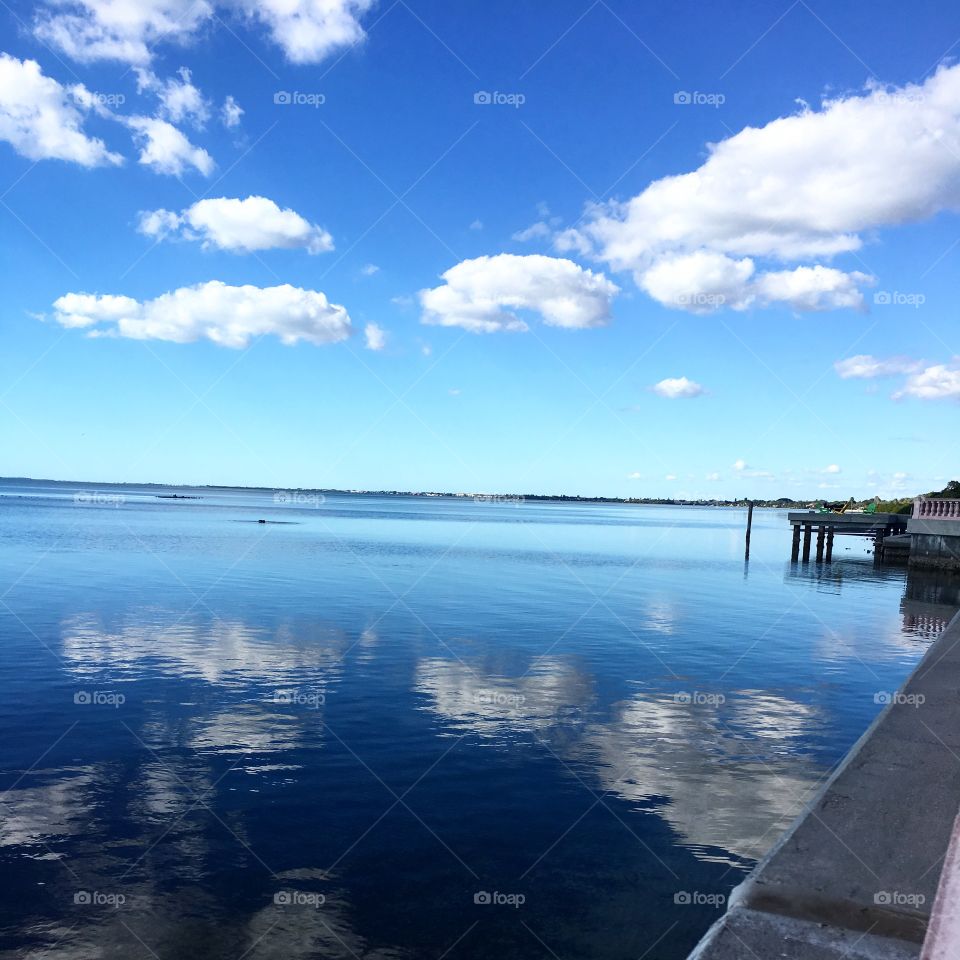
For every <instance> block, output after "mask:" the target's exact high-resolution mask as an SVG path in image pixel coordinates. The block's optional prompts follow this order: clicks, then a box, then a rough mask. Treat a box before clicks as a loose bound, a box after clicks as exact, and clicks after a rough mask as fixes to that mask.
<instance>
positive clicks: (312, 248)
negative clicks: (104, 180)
mask: <svg viewBox="0 0 960 960" xmlns="http://www.w3.org/2000/svg"><path fill="white" fill-rule="evenodd" d="M137 229H138V230H139V231H140V232H141V233H143V234H145V235H146V236H148V237H154V238H155V239H157V240H163V239H165V238H166V237H169V236H178V237H180V238H183V239H186V240H200V241H201V242H202V243H203V245H204V247H207V248H216V249H219V250H230V251H232V252H234V253H249V252H251V251H253V250H270V249H274V248H286V249H291V248H295V247H303V248H305V249H306V250H307V251H308V252H309V253H324V252H326V251H328V250H332V249H333V237H331V236H330V234H329V233H328V232H327V231H326V230H324V229H323V228H322V227H320V226H318V225H317V224H315V223H310V222H308V221H307V220H305V219H304V218H303V217H301V216H300V214H299V213H296V212H295V211H293V210H290V209H281V208H280V207H279V206H277V204H275V203H274V202H273V201H272V200H268V199H267V198H266V197H247V198H246V199H244V200H240V199H238V198H234V197H216V198H212V197H211V198H208V199H206V200H198V201H197V202H196V203H195V204H193V205H192V206H190V207H187V208H186V209H185V210H183V211H181V212H180V213H179V214H177V213H174V212H173V211H170V210H150V211H144V212H141V214H140V222H139V225H138V228H137Z"/></svg>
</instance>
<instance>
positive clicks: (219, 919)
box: [0, 482, 948, 960]
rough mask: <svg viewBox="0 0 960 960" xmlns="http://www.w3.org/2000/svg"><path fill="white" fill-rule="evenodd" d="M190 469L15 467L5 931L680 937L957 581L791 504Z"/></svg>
mask: <svg viewBox="0 0 960 960" xmlns="http://www.w3.org/2000/svg"><path fill="white" fill-rule="evenodd" d="M163 492H164V491H163V490H161V489H158V488H143V489H140V490H133V489H131V488H116V489H111V488H107V487H96V488H94V487H90V486H77V485H69V484H64V485H59V484H42V483H25V482H19V483H16V482H3V483H0V518H2V521H3V522H2V524H0V625H2V631H3V633H2V639H3V642H2V646H0V723H2V727H0V730H2V737H0V790H2V791H3V792H2V793H0V872H2V876H3V879H4V882H3V891H4V895H3V897H2V901H0V950H2V951H4V955H8V956H11V957H12V956H24V955H27V954H29V955H31V956H38V957H43V956H56V957H65V958H73V957H76V958H81V957H82V958H87V957H105V958H113V957H117V958H140V957H142V958H151V957H159V958H163V960H166V958H193V957H196V958H213V960H218V958H235V960H240V958H249V960H261V958H268V957H269V958H272V957H277V958H280V957H283V958H288V960H289V958H294V960H295V958H301V957H303V958H305V957H331V958H362V960H367V958H370V960H372V958H420V957H433V958H441V957H449V958H451V960H457V958H497V960H509V958H538V957H544V958H550V957H555V958H563V960H568V958H581V957H582V958H593V960H620V958H624V960H626V958H633V960H636V958H637V957H640V956H644V957H646V958H649V960H677V958H682V957H685V956H686V954H687V952H688V951H689V950H690V949H691V947H692V946H693V945H694V944H695V943H696V941H697V939H698V938H699V937H700V936H701V935H702V933H703V932H704V931H705V930H706V928H707V926H709V924H710V923H711V922H712V921H713V920H714V919H716V917H717V915H718V909H719V908H720V906H719V905H720V904H722V899H723V898H724V897H725V896H726V895H727V894H728V893H729V891H730V890H731V888H732V887H733V886H734V885H736V884H737V883H738V882H739V881H740V880H742V879H743V877H744V875H745V874H746V872H747V871H748V870H749V869H750V867H751V865H752V863H753V862H754V861H755V859H756V858H757V857H759V856H761V855H762V854H763V852H764V851H765V850H766V849H767V848H768V847H769V846H770V844H771V843H772V842H773V841H774V840H775V839H776V838H777V836H778V834H779V833H780V831H782V830H783V829H784V827H785V826H786V825H787V824H788V823H789V822H790V820H791V819H792V818H793V817H794V816H795V815H796V814H797V813H798V812H799V810H800V809H801V807H802V806H803V804H804V802H805V801H806V800H807V799H809V798H810V796H811V794H812V792H813V791H815V790H816V789H817V787H818V785H819V784H820V783H821V782H822V781H823V779H824V778H825V777H826V776H827V775H828V774H829V772H830V770H831V769H832V767H833V766H834V765H835V764H836V762H837V761H838V760H839V759H840V758H841V757H842V755H843V754H844V753H845V752H846V751H847V750H848V749H849V747H850V746H851V745H852V744H853V742H854V741H855V740H856V739H857V737H858V736H859V735H860V734H861V733H862V732H863V730H864V729H865V728H866V726H867V725H868V724H869V722H870V720H871V719H872V718H873V717H874V716H875V714H876V713H877V712H878V711H879V709H880V701H882V699H883V694H884V693H885V692H888V691H892V690H896V689H897V687H898V686H899V685H900V683H901V682H902V681H903V679H904V677H905V676H906V674H907V673H908V672H909V670H910V669H911V667H912V665H913V664H915V663H916V662H917V660H918V659H919V657H920V656H922V654H923V652H924V650H925V649H926V647H927V645H928V644H929V642H930V640H931V638H932V636H933V635H934V632H935V631H936V629H937V628H938V627H939V626H940V625H941V624H942V618H943V617H944V616H945V615H946V614H947V612H948V608H946V607H942V606H940V607H938V606H934V605H931V603H930V601H937V600H939V599H941V597H939V596H938V593H937V589H936V587H937V585H936V584H935V583H934V584H930V583H928V582H925V581H916V580H913V578H911V583H909V584H908V583H907V582H906V575H905V573H904V571H902V570H897V569H877V568H875V567H874V565H873V563H872V559H871V557H870V555H869V554H868V553H867V552H866V549H865V545H864V544H863V543H862V542H861V541H858V540H855V539H849V540H848V539H840V540H838V541H837V550H836V557H837V560H836V561H835V562H834V563H833V564H832V565H822V566H818V565H817V564H813V563H811V564H809V565H806V566H802V565H801V566H793V567H792V566H791V565H790V564H789V562H787V561H788V557H789V549H790V533H789V527H788V526H787V524H786V520H785V515H784V514H783V513H779V512H774V511H758V512H757V514H756V516H755V521H754V534H753V556H752V559H751V561H750V564H749V566H745V564H744V561H743V556H742V553H743V530H744V523H745V516H744V513H743V512H742V511H738V510H711V509H697V508H661V507H627V506H600V505H573V504H560V503H520V504H514V503H491V502H482V503H475V502H473V501H469V500H453V499H424V498H402V497H395V498H382V497H376V496H328V497H327V498H326V499H325V500H324V501H323V502H319V500H318V499H316V498H314V499H311V498H310V496H309V495H307V494H299V495H297V494H290V496H289V497H288V498H287V499H286V502H276V500H275V497H274V495H273V493H272V492H250V491H242V492H241V491H211V490H199V491H195V493H197V494H198V495H199V496H201V497H202V499H197V500H172V499H162V498H158V496H157V494H158V493H163ZM179 492H183V491H179ZM280 499H282V498H280ZM261 518H262V519H266V520H268V521H270V522H269V523H266V524H260V523H257V521H258V520H259V519H261ZM31 951H33V953H30V952H31Z"/></svg>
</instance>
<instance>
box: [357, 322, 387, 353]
mask: <svg viewBox="0 0 960 960" xmlns="http://www.w3.org/2000/svg"><path fill="white" fill-rule="evenodd" d="M363 337H364V339H365V340H366V342H367V349H368V350H382V349H383V348H384V347H385V346H386V345H387V333H386V331H385V330H384V329H383V327H381V326H379V325H378V324H376V323H368V324H367V325H366V326H365V327H364V328H363Z"/></svg>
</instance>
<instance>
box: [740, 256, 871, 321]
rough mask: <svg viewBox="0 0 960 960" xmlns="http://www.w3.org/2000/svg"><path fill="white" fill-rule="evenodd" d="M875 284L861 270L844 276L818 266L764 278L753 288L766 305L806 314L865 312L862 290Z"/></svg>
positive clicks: (765, 274)
mask: <svg viewBox="0 0 960 960" xmlns="http://www.w3.org/2000/svg"><path fill="white" fill-rule="evenodd" d="M872 282H873V277H871V276H870V275H869V274H866V273H861V272H860V271H858V270H854V271H852V272H851V273H844V272H843V271H842V270H835V269H834V268H833V267H824V266H821V265H820V264H817V265H816V266H813V267H796V268H795V269H793V270H776V271H771V272H769V273H764V274H761V276H759V277H758V278H757V281H756V283H755V284H754V285H753V288H754V290H755V291H756V295H757V297H758V298H759V300H760V302H761V303H762V304H764V305H770V304H775V303H785V304H788V305H789V306H791V307H793V309H794V310H803V311H820V310H838V309H841V308H844V307H847V308H850V309H853V310H862V309H863V294H862V293H861V292H860V287H861V286H862V285H865V284H870V283H872Z"/></svg>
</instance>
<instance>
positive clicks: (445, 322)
mask: <svg viewBox="0 0 960 960" xmlns="http://www.w3.org/2000/svg"><path fill="white" fill-rule="evenodd" d="M443 280H444V281H445V283H444V284H443V285H442V286H439V287H435V288H433V289H432V290H421V291H420V303H421V306H422V307H423V322H424V323H431V324H439V325H441V326H448V327H453V326H456V327H463V328H464V329H466V330H469V331H471V332H472V333H491V332H494V331H497V330H527V329H529V328H528V326H527V324H526V323H525V322H524V321H523V320H521V319H520V318H519V317H517V316H516V314H515V313H513V312H512V311H514V310H530V311H533V312H535V313H539V314H540V315H541V317H542V318H543V322H544V323H546V324H547V325H549V326H554V327H567V328H581V327H597V326H602V325H603V324H605V323H606V322H607V320H608V318H609V316H610V302H611V300H612V299H613V297H614V296H615V295H616V294H617V292H618V288H617V287H616V286H615V285H614V284H613V283H611V282H610V281H609V280H608V279H607V278H606V277H605V276H603V274H600V273H593V272H592V271H590V270H585V269H584V268H583V267H580V266H578V265H577V264H575V263H573V262H572V261H571V260H563V259H560V258H557V257H544V256H540V255H537V254H534V255H531V256H526V257H521V256H516V255H514V254H509V253H501V254H498V255H497V256H493V257H477V258H476V259H475V260H464V261H462V262H461V263H458V264H457V265H456V266H454V267H451V268H450V269H449V270H447V271H446V273H444V274H443Z"/></svg>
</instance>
